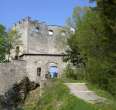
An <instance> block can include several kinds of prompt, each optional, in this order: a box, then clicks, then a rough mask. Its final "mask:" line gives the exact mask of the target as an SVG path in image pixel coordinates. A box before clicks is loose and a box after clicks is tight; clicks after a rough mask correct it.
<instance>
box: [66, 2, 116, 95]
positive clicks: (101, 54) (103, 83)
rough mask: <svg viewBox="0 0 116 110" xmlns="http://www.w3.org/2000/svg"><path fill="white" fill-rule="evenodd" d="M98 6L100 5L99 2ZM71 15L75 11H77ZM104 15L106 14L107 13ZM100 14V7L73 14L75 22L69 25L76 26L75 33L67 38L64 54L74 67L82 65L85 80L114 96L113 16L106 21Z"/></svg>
mask: <svg viewBox="0 0 116 110" xmlns="http://www.w3.org/2000/svg"><path fill="white" fill-rule="evenodd" d="M99 1H100V0H99ZM101 1H102V0H101ZM99 3H101V2H99ZM99 5H100V4H99ZM101 5H103V4H102V3H101ZM107 6H108V4H107ZM111 7H112V6H111ZM111 7H110V8H111ZM107 8H108V7H107ZM107 8H106V10H107ZM76 9H78V8H76ZM111 9H112V8H111ZM111 9H110V10H111ZM108 10H109V9H108ZM112 11H113V10H112ZM74 12H78V10H77V11H74ZM106 12H107V13H109V11H106ZM101 13H103V12H101V11H100V6H98V8H95V9H94V10H93V8H92V9H91V8H89V9H88V10H87V11H85V13H82V14H81V15H78V14H76V13H74V14H75V16H73V17H74V20H73V22H76V23H72V24H76V28H75V33H74V34H73V35H71V37H70V38H69V39H68V45H69V47H70V49H69V50H68V51H67V53H68V55H69V56H68V60H69V61H70V62H72V63H73V65H74V66H76V65H78V64H79V63H80V62H79V61H81V63H82V62H84V63H85V67H86V68H85V69H86V79H87V80H88V81H90V82H92V84H97V85H98V86H99V87H101V88H102V89H105V90H107V91H109V92H110V93H111V94H112V95H114V96H116V87H115V86H114V85H115V84H116V69H115V67H116V65H115V59H116V57H115V55H116V53H115V52H116V51H115V44H116V43H115V39H116V37H115V36H116V35H115V30H113V28H112V26H113V22H114V21H115V17H113V18H114V21H113V19H111V15H110V13H109V15H110V17H108V16H107V17H108V18H107V17H106V15H107V14H106V15H105V14H104V13H103V14H101ZM77 15H78V16H77ZM76 16H77V17H76ZM75 19H76V20H75ZM109 21H110V22H109ZM110 23H111V24H112V25H111V24H110ZM114 24H115V23H114ZM114 27H115V26H114ZM80 59H81V60H80ZM110 86H111V87H112V88H110Z"/></svg>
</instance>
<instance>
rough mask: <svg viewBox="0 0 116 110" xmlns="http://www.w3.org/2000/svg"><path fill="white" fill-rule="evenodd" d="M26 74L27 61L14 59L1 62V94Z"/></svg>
mask: <svg viewBox="0 0 116 110" xmlns="http://www.w3.org/2000/svg"><path fill="white" fill-rule="evenodd" d="M26 76H27V73H26V62H25V61H12V62H9V63H4V64H0V95H3V94H4V93H5V92H7V91H8V90H9V89H10V88H12V86H13V85H14V84H16V83H19V82H20V81H21V80H22V79H23V78H24V77H26Z"/></svg>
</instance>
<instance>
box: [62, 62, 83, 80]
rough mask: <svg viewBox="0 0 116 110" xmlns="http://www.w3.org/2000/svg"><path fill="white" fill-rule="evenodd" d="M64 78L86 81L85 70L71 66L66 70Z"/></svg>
mask: <svg viewBox="0 0 116 110" xmlns="http://www.w3.org/2000/svg"><path fill="white" fill-rule="evenodd" d="M63 75H64V76H63V77H64V78H67V79H71V80H85V70H84V69H83V68H74V67H72V66H71V65H70V64H68V65H67V67H66V68H65V70H64V73H63Z"/></svg>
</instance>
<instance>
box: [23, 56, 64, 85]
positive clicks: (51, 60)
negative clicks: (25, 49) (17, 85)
mask: <svg viewBox="0 0 116 110" xmlns="http://www.w3.org/2000/svg"><path fill="white" fill-rule="evenodd" d="M23 58H24V60H25V61H26V62H27V66H26V69H27V73H28V77H29V79H30V81H34V82H36V81H39V82H40V81H41V80H45V74H47V73H48V70H49V67H50V65H51V64H56V66H57V67H58V71H59V77H60V75H61V73H62V71H63V69H64V67H65V63H64V62H63V61H62V58H63V57H62V56H46V55H26V56H24V57H23ZM38 67H40V68H41V76H37V68H38ZM36 83H38V82H36Z"/></svg>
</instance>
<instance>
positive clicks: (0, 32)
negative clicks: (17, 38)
mask: <svg viewBox="0 0 116 110" xmlns="http://www.w3.org/2000/svg"><path fill="white" fill-rule="evenodd" d="M6 37H7V33H6V31H5V27H4V26H3V25H0V63H2V62H4V61H5V54H6Z"/></svg>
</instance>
